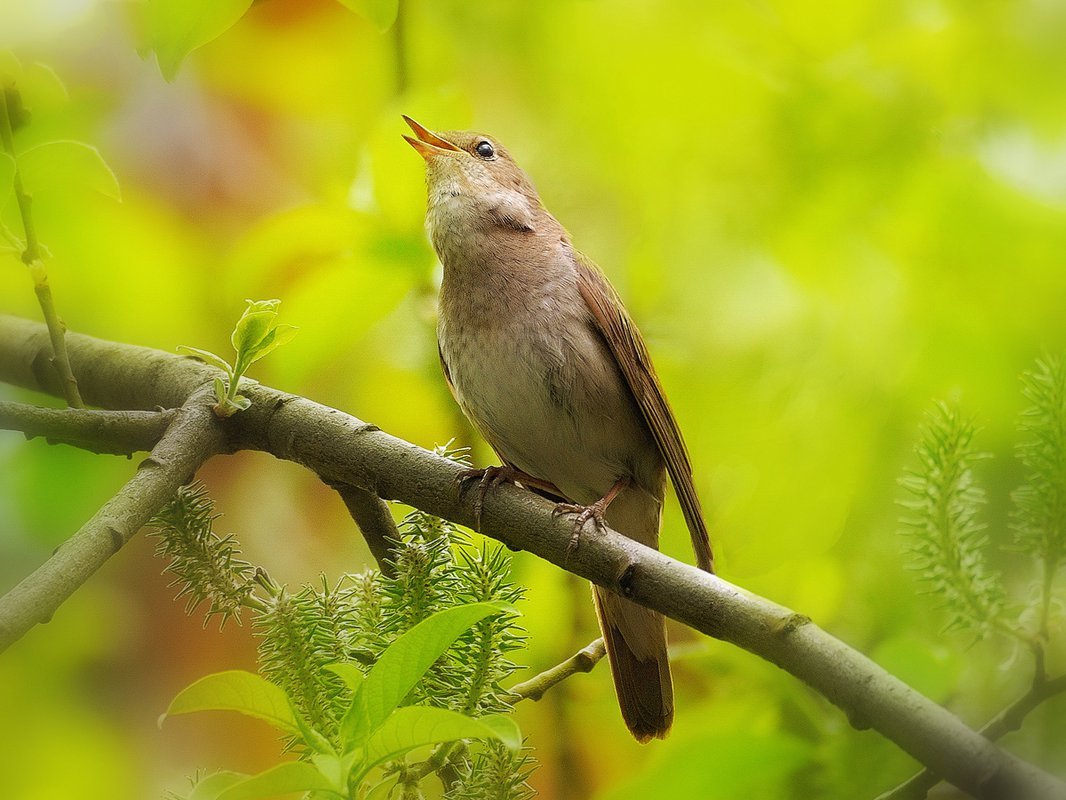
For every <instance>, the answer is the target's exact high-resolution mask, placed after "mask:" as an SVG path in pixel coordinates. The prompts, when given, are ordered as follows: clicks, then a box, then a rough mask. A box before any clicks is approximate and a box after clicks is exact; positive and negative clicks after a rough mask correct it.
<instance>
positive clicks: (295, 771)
mask: <svg viewBox="0 0 1066 800" xmlns="http://www.w3.org/2000/svg"><path fill="white" fill-rule="evenodd" d="M340 788H341V787H338V786H334V785H333V783H332V782H330V781H329V780H328V779H327V778H326V776H325V775H323V774H322V773H321V772H319V771H318V768H317V767H315V766H314V765H313V764H309V763H307V762H306V761H286V762H285V763H284V764H278V765H277V766H276V767H271V768H270V769H268V770H266V771H265V772H260V773H259V774H258V775H253V776H251V777H250V778H246V779H244V780H243V781H241V782H240V783H237V784H234V785H233V786H231V787H230V788H229V789H227V790H226V791H224V792H222V794H220V795H219V796H218V800H252V798H257V797H274V796H275V795H279V794H288V793H290V792H314V791H318V792H329V793H330V794H335V795H338V796H342V795H341V793H340V791H338V789H340Z"/></svg>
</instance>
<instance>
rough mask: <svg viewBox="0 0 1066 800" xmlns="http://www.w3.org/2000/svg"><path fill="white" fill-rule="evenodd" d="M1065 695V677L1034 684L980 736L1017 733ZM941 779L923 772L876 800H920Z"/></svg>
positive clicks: (982, 731) (1001, 735) (984, 729)
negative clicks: (1034, 714) (1040, 709)
mask: <svg viewBox="0 0 1066 800" xmlns="http://www.w3.org/2000/svg"><path fill="white" fill-rule="evenodd" d="M1063 692H1066V675H1060V676H1059V677H1057V678H1052V679H1051V680H1044V681H1040V682H1039V683H1036V684H1034V685H1033V686H1032V687H1031V688H1030V689H1029V691H1028V692H1026V693H1025V694H1024V695H1022V696H1021V697H1019V698H1018V699H1017V700H1015V701H1014V702H1013V703H1011V704H1010V705H1009V706H1007V707H1006V708H1005V709H1003V710H1002V711H1000V712H999V713H998V714H996V716H994V717H993V718H992V719H991V720H989V721H988V723H987V724H986V725H985V726H984V727H983V728H981V735H982V736H984V737H985V738H986V739H988V740H989V741H991V742H995V741H998V740H999V739H1001V738H1002V737H1004V736H1006V735H1007V734H1008V733H1011V732H1012V731H1016V730H1020V729H1021V727H1022V722H1024V721H1025V718H1026V717H1027V716H1028V715H1029V713H1030V712H1031V711H1033V710H1034V709H1035V708H1036V707H1037V706H1039V705H1040V704H1041V703H1043V702H1044V701H1045V700H1048V699H1050V698H1052V697H1054V696H1055V695H1057V694H1062V693H1063ZM941 780H942V779H941V778H940V776H938V775H937V774H935V773H934V772H932V771H930V770H928V769H923V770H922V771H921V772H918V773H916V774H914V775H912V776H911V777H910V778H908V779H907V780H905V781H904V782H903V783H901V784H900V785H899V786H897V787H895V788H894V789H890V790H889V791H887V792H885V793H884V794H880V795H878V796H877V800H922V799H923V798H924V797H925V796H926V795H927V794H929V790H930V789H932V788H933V787H934V786H936V785H937V784H938V783H940V781H941Z"/></svg>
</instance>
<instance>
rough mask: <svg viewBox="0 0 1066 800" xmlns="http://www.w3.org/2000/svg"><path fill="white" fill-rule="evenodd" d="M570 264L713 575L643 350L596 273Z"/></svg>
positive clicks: (683, 461)
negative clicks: (656, 446) (657, 450)
mask: <svg viewBox="0 0 1066 800" xmlns="http://www.w3.org/2000/svg"><path fill="white" fill-rule="evenodd" d="M575 263H576V265H577V276H578V281H577V285H578V290H579V291H580V292H581V296H582V298H584V300H585V304H586V305H587V306H588V308H589V311H590V312H591V313H592V317H593V319H594V320H595V321H596V325H597V327H598V328H599V331H600V334H601V335H602V336H603V339H604V341H605V342H606V343H607V347H608V348H609V349H610V351H611V353H612V354H613V355H614V358H615V361H616V362H617V363H618V366H619V368H620V369H621V371H622V375H623V376H624V377H625V380H626V383H627V384H628V385H629V390H630V391H631V392H632V393H633V398H634V399H635V400H636V401H637V406H638V407H639V408H640V411H641V414H642V415H643V417H644V421H645V422H646V423H647V425H648V428H649V429H650V430H651V433H652V436H653V437H654V438H655V443H656V445H658V447H659V452H660V453H661V454H662V457H663V461H664V462H665V463H666V471H667V472H668V473H669V475H670V481H671V483H673V485H674V491H675V492H676V493H677V499H678V502H680V504H681V512H682V514H684V517H685V523H686V524H687V525H688V529H689V534H690V535H691V537H692V549H693V551H694V552H695V554H696V563H697V564H698V565H699V567H700V569H703V570H706V571H707V572H714V557H713V554H712V552H711V543H710V539H709V537H708V535H707V525H706V523H705V522H704V519H703V510H702V508H701V506H700V499H699V497H698V496H697V494H696V487H695V485H694V484H693V481H692V463H691V462H690V461H689V457H688V451H687V449H686V448H685V442H684V439H682V438H681V430H680V429H679V428H678V426H677V420H676V419H674V413H673V411H671V409H670V404H669V403H668V402H667V401H666V395H664V394H663V390H662V386H661V385H660V383H659V378H658V376H657V375H656V374H655V368H654V367H653V366H652V363H651V356H650V354H649V353H648V348H647V345H645V344H644V340H643V339H642V338H641V335H640V331H638V330H637V326H636V325H635V324H634V323H633V321H632V320H631V319H630V318H629V314H628V313H626V310H625V306H623V305H622V301H621V299H619V297H618V295H617V294H616V293H615V291H614V288H613V287H612V286H611V284H610V283H608V281H607V278H606V277H605V276H604V275H603V273H602V272H600V269H599V267H597V266H596V265H595V264H593V263H592V262H591V261H589V260H588V259H587V258H585V257H584V256H582V255H581V254H580V253H576V252H575Z"/></svg>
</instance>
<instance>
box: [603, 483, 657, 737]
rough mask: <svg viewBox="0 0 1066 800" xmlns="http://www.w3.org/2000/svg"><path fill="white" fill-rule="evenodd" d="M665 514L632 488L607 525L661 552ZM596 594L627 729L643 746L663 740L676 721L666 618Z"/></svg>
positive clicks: (650, 497)
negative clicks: (667, 645) (650, 741)
mask: <svg viewBox="0 0 1066 800" xmlns="http://www.w3.org/2000/svg"><path fill="white" fill-rule="evenodd" d="M660 509H661V503H660V502H659V500H658V499H656V498H655V497H654V496H653V495H651V494H649V493H648V492H645V491H644V490H642V489H639V488H637V487H627V488H625V489H623V490H622V491H621V492H619V494H618V496H617V497H616V498H615V499H614V501H613V502H612V503H611V505H610V507H609V508H608V509H607V515H606V516H607V523H608V524H609V525H610V526H611V527H612V528H614V529H615V530H617V531H618V532H619V533H624V534H625V535H626V536H629V537H630V538H632V539H636V540H637V541H639V542H641V543H643V544H646V545H649V546H651V547H657V546H658V540H659V515H660ZM592 595H593V599H594V600H595V603H596V615H597V617H598V618H599V621H600V630H601V631H602V632H603V641H604V643H605V644H606V646H607V657H608V658H609V659H610V663H611V674H612V675H613V676H614V688H615V692H616V694H617V695H618V705H619V706H620V707H621V709H622V718H623V719H624V720H625V723H626V727H628V728H629V730H630V732H631V733H632V734H633V736H634V737H636V739H637V741H639V742H646V741H648V740H649V739H653V738H659V739H662V738H663V737H665V736H666V734H667V732H668V731H669V730H670V725H671V723H672V722H673V720H674V690H673V684H672V683H671V680H670V663H669V661H668V660H667V656H666V626H665V624H664V621H663V616H662V614H659V613H658V612H656V611H651V610H650V609H647V608H644V607H643V606H640V605H637V604H636V603H634V602H632V601H630V600H626V599H625V598H624V597H622V596H620V595H618V594H615V593H614V592H610V591H607V590H606V589H601V588H600V587H598V586H594V587H593V590H592Z"/></svg>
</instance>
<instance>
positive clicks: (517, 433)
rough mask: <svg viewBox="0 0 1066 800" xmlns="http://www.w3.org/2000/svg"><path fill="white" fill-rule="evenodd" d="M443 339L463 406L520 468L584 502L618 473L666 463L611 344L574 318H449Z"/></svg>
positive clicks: (638, 473) (640, 472)
mask: <svg viewBox="0 0 1066 800" xmlns="http://www.w3.org/2000/svg"><path fill="white" fill-rule="evenodd" d="M531 327H532V328H533V331H532V333H531ZM560 331H567V332H568V333H567V334H566V335H563V334H561V333H559V332H560ZM438 336H439V339H440V345H441V353H442V356H443V358H444V361H445V364H446V365H447V368H448V371H449V374H450V376H451V380H452V384H453V386H454V388H455V393H456V397H457V399H458V401H459V404H460V406H461V407H462V409H463V412H464V413H465V414H466V415H467V417H469V418H470V420H471V421H472V422H473V423H474V424H475V425H476V426H477V428H478V429H479V430H480V431H481V433H482V434H483V435H484V436H485V438H486V439H487V440H488V442H489V444H491V445H492V446H493V448H494V449H495V450H496V451H497V452H498V453H499V454H500V456H501V457H502V458H503V459H505V460H506V461H507V462H509V463H510V464H512V465H513V466H515V467H517V468H518V469H520V470H522V471H523V472H526V473H528V474H530V475H533V476H535V477H537V478H541V479H543V480H547V481H551V482H552V483H553V484H555V485H556V486H557V487H558V488H559V489H560V490H561V491H562V492H563V493H564V494H565V495H566V496H567V497H568V498H569V499H571V500H573V501H575V502H578V503H591V502H593V501H595V500H597V499H599V498H600V497H602V496H603V495H604V494H606V493H607V491H608V490H609V489H610V488H611V486H612V485H613V484H614V483H615V482H616V481H617V480H618V479H619V478H623V477H625V478H636V479H637V482H638V483H643V480H642V478H643V477H644V474H645V473H647V474H649V475H651V474H652V473H653V472H654V471H655V470H656V469H657V468H658V453H657V451H656V449H655V445H654V444H653V442H652V441H651V439H650V435H649V434H648V432H647V431H646V429H645V428H644V425H643V422H642V421H641V420H640V418H639V412H638V411H637V409H636V407H635V404H634V402H633V400H632V398H631V397H630V395H629V390H628V388H627V387H626V386H625V384H624V382H623V379H622V377H621V375H620V373H619V372H618V370H617V368H616V367H615V366H614V361H613V359H612V357H611V356H610V354H609V352H608V351H607V349H606V346H605V345H604V344H603V342H602V341H600V340H599V338H598V337H597V335H596V334H595V333H594V332H593V331H592V330H591V329H590V328H589V327H587V326H585V325H583V324H581V323H580V322H579V321H578V320H576V319H575V318H573V317H571V318H565V317H564V316H563V315H559V316H558V317H556V318H554V319H540V320H539V321H538V324H537V325H536V326H529V325H524V326H523V325H516V324H511V325H506V324H505V325H501V326H494V327H486V326H481V325H463V326H462V327H461V330H451V329H449V327H448V326H447V325H446V324H441V325H440V326H439V329H438Z"/></svg>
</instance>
